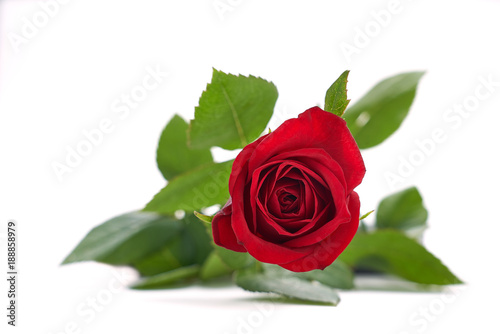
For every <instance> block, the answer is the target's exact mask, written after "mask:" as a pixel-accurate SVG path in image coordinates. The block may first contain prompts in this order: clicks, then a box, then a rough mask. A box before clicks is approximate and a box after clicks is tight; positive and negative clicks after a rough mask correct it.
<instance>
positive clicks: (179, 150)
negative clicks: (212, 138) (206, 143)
mask: <svg viewBox="0 0 500 334" xmlns="http://www.w3.org/2000/svg"><path fill="white" fill-rule="evenodd" d="M187 130H188V124H187V123H186V121H184V120H183V119H182V117H180V116H178V115H174V117H173V118H172V119H171V120H170V122H169V123H168V124H167V126H166V127H165V129H164V130H163V132H162V134H161V137H160V141H159V142H158V149H157V151H156V162H157V164H158V169H159V170H160V172H161V173H162V174H163V176H164V177H165V179H166V180H170V179H173V178H174V177H176V176H178V175H180V174H182V173H184V172H187V171H189V170H191V169H195V168H196V167H199V166H202V165H204V164H208V163H211V162H213V159H212V153H210V150H209V149H200V150H195V149H191V148H189V147H188V146H187Z"/></svg>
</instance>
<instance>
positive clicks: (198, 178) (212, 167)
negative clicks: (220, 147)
mask: <svg viewBox="0 0 500 334" xmlns="http://www.w3.org/2000/svg"><path fill="white" fill-rule="evenodd" d="M232 165H233V161H232V160H231V161H226V162H222V163H210V164H208V165H203V166H201V167H198V168H197V169H194V170H192V171H189V172H187V173H184V174H182V175H180V176H178V177H176V178H175V179H173V180H172V181H170V182H169V183H168V184H167V185H166V186H165V188H163V189H162V190H160V192H159V193H157V194H156V195H155V196H154V198H153V199H152V200H151V201H150V202H149V203H148V204H146V207H145V208H144V210H145V211H154V212H158V213H163V214H174V213H175V212H176V211H177V210H184V211H194V210H200V209H202V208H206V207H209V206H211V205H214V204H220V203H225V202H226V201H227V199H228V198H229V191H228V180H229V174H230V173H231V166H232Z"/></svg>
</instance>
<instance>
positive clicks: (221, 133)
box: [188, 69, 278, 150]
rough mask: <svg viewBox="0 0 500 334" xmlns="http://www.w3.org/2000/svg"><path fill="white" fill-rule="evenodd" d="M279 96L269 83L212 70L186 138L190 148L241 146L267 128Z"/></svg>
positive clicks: (251, 77)
mask: <svg viewBox="0 0 500 334" xmlns="http://www.w3.org/2000/svg"><path fill="white" fill-rule="evenodd" d="M277 99H278V90H277V89H276V86H274V84H273V83H272V82H268V81H266V80H264V79H261V78H257V77H254V76H249V77H245V76H242V75H239V76H235V75H232V74H226V73H224V72H221V71H217V70H216V69H214V71H213V76H212V82H211V83H210V84H208V85H207V89H206V90H205V91H204V92H203V94H202V95H201V97H200V101H199V106H198V107H196V109H195V117H194V120H192V121H191V124H190V128H189V133H188V138H189V142H190V145H191V147H193V148H198V149H202V148H210V147H212V146H219V147H222V148H224V149H226V150H234V149H237V148H242V147H244V146H246V145H247V144H249V143H251V142H252V141H254V140H255V139H257V138H258V137H259V136H260V135H261V134H262V133H263V131H264V130H265V129H266V125H267V123H268V122H269V119H270V118H271V116H272V114H273V110H274V105H275V104H276V100H277Z"/></svg>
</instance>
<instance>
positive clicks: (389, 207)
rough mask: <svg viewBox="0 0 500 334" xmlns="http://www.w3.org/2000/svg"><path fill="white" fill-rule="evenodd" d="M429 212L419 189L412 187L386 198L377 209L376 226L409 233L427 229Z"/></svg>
mask: <svg viewBox="0 0 500 334" xmlns="http://www.w3.org/2000/svg"><path fill="white" fill-rule="evenodd" d="M426 221H427V210H426V209H425V207H424V205H423V203H422V196H420V193H419V192H418V190H417V188H415V187H411V188H408V189H405V190H403V191H400V192H398V193H395V194H392V195H390V196H388V197H386V198H384V199H383V200H382V201H381V202H380V204H379V206H378V209H377V221H376V224H375V226H376V227H377V228H379V229H383V228H393V229H397V230H401V231H408V230H411V229H414V228H421V227H425V223H426Z"/></svg>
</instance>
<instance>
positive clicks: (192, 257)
mask: <svg viewBox="0 0 500 334" xmlns="http://www.w3.org/2000/svg"><path fill="white" fill-rule="evenodd" d="M181 222H182V226H181V230H180V233H179V234H178V235H177V237H175V238H173V239H172V240H171V241H170V242H168V243H165V244H164V245H162V246H163V247H162V248H160V249H159V250H158V251H157V252H155V253H152V254H150V255H149V256H146V257H143V258H141V259H139V260H138V261H135V262H134V263H133V264H132V265H133V266H134V267H135V268H136V269H137V270H138V271H139V272H140V273H141V275H143V276H151V275H156V274H160V273H163V272H167V271H170V270H173V269H176V268H179V267H185V266H189V265H192V264H200V265H201V264H202V263H203V262H205V260H206V258H207V256H208V255H209V254H210V253H211V252H212V250H213V247H212V239H211V237H210V236H209V235H208V233H207V230H206V228H205V226H204V224H203V223H202V222H201V221H199V220H198V219H197V218H196V217H195V216H194V215H192V214H190V215H186V217H184V218H183V219H182V221H181Z"/></svg>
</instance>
